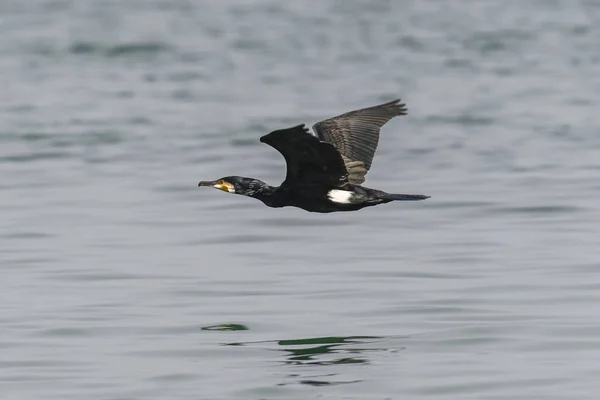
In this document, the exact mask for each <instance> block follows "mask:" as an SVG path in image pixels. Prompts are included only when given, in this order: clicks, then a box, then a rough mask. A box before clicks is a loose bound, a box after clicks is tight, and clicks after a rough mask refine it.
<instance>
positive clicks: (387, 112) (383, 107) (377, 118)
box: [313, 99, 407, 184]
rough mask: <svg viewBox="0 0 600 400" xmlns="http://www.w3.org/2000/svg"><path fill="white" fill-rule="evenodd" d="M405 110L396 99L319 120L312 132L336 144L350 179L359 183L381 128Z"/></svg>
mask: <svg viewBox="0 0 600 400" xmlns="http://www.w3.org/2000/svg"><path fill="white" fill-rule="evenodd" d="M406 113H407V109H406V104H404V103H400V99H397V100H394V101H390V102H388V103H384V104H380V105H377V106H373V107H368V108H363V109H360V110H354V111H350V112H347V113H344V114H341V115H338V116H337V117H333V118H329V119H326V120H324V121H321V122H317V123H316V124H315V125H314V126H313V131H314V132H315V134H316V135H317V137H318V138H319V139H321V140H322V141H324V142H327V143H331V144H332V145H333V146H335V148H336V149H337V150H338V151H339V152H340V153H341V154H342V156H343V157H344V161H345V162H346V168H347V169H348V173H349V175H350V177H349V181H350V182H351V183H358V184H360V183H362V182H364V180H365V179H364V176H365V175H366V173H367V172H368V171H369V169H370V168H371V163H372V161H373V157H374V155H375V151H376V150H377V145H378V144H379V133H380V130H381V127H383V125H385V124H386V123H387V122H388V121H389V120H390V119H392V118H394V117H396V116H398V115H406ZM352 162H360V163H362V166H358V165H357V164H352V165H350V164H349V163H352ZM362 170H364V173H362Z"/></svg>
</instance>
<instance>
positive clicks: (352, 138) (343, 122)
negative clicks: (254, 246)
mask: <svg viewBox="0 0 600 400" xmlns="http://www.w3.org/2000/svg"><path fill="white" fill-rule="evenodd" d="M399 101H400V100H395V101H392V102H389V103H385V104H381V105H378V106H375V107H369V108H364V109H361V110H356V111H351V112H348V113H345V114H342V115H339V116H337V117H334V118H330V119H327V120H325V121H321V122H318V123H317V124H315V125H314V126H313V130H314V131H315V134H316V136H313V135H311V134H310V133H308V130H307V129H306V128H305V126H304V125H298V126H295V127H292V128H288V129H281V130H276V131H273V132H271V133H269V134H268V135H265V136H262V137H261V138H260V141H261V142H263V143H266V144H268V145H270V146H272V147H274V148H275V149H276V150H278V151H279V152H280V153H281V154H282V155H283V157H284V158H285V161H286V165H287V174H286V178H285V180H284V181H283V183H282V184H281V185H280V186H278V187H274V186H269V185H267V184H266V183H264V182H262V181H260V180H258V179H253V178H244V177H239V176H229V177H225V178H221V179H219V180H216V181H202V182H200V183H199V185H198V186H213V187H215V188H217V189H220V190H223V191H226V192H229V193H235V194H241V195H245V196H248V197H253V198H256V199H258V200H260V201H262V202H263V203H264V204H265V205H267V206H269V207H276V208H279V207H286V206H293V207H298V208H302V209H304V210H306V211H311V212H320V213H329V212H334V211H356V210H359V209H361V208H364V207H369V206H374V205H377V204H383V203H389V202H390V201H394V200H424V199H427V198H428V197H429V196H424V195H410V194H389V193H386V192H383V191H381V190H376V189H370V188H367V187H364V186H362V185H361V184H362V183H363V182H364V180H365V175H366V173H367V172H368V170H369V168H370V167H371V161H372V159H373V156H374V154H375V150H376V148H377V144H378V142H379V131H380V128H381V127H382V126H383V125H384V124H385V123H386V122H387V121H389V120H390V119H391V118H393V117H395V116H397V115H405V114H406V108H405V105H404V104H401V103H399Z"/></svg>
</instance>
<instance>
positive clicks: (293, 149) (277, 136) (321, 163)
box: [260, 124, 348, 186]
mask: <svg viewBox="0 0 600 400" xmlns="http://www.w3.org/2000/svg"><path fill="white" fill-rule="evenodd" d="M260 141H261V142H262V143H266V144H268V145H269V146H272V147H273V148H275V149H276V150H277V151H279V152H280V153H281V154H282V155H283V157H284V158H285V162H286V164H287V175H286V177H285V181H284V183H288V184H311V183H313V184H326V185H332V186H338V185H341V184H344V183H346V182H347V177H348V173H347V172H346V167H345V165H344V160H343V159H342V156H341V155H340V153H339V152H338V151H337V150H336V148H335V147H334V146H333V145H331V144H330V143H325V142H321V141H320V140H319V139H317V138H316V137H314V136H313V135H311V134H310V133H308V129H307V128H306V127H305V126H304V124H302V125H298V126H295V127H292V128H288V129H280V130H276V131H273V132H271V133H269V134H268V135H265V136H263V137H261V138H260Z"/></svg>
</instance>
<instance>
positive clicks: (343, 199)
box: [327, 189, 354, 204]
mask: <svg viewBox="0 0 600 400" xmlns="http://www.w3.org/2000/svg"><path fill="white" fill-rule="evenodd" d="M353 196H354V193H352V192H349V191H347V190H339V189H332V190H330V191H329V192H327V198H329V200H331V201H333V202H334V203H340V204H349V203H351V200H352V197H353Z"/></svg>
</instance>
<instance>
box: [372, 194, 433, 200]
mask: <svg viewBox="0 0 600 400" xmlns="http://www.w3.org/2000/svg"><path fill="white" fill-rule="evenodd" d="M430 197H431V196H425V195H423V194H394V193H388V194H386V195H385V196H384V199H385V200H387V201H394V200H400V201H415V200H425V199H428V198H430Z"/></svg>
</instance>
